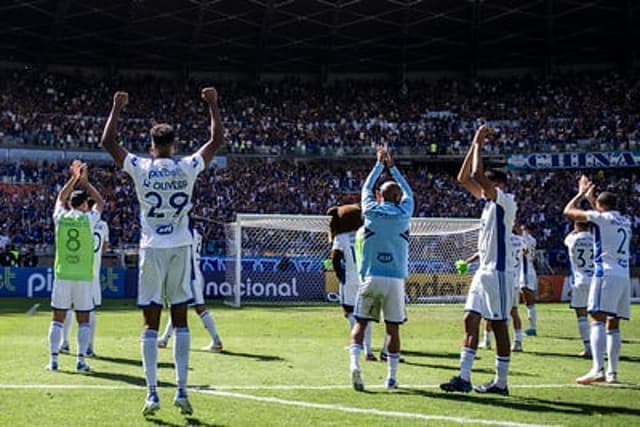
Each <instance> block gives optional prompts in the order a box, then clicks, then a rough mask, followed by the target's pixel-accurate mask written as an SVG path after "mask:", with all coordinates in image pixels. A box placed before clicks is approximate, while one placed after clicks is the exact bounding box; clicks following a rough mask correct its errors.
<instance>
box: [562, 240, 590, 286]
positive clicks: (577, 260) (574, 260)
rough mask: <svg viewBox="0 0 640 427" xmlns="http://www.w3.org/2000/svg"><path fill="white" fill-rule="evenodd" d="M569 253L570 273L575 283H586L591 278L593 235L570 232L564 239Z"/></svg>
mask: <svg viewBox="0 0 640 427" xmlns="http://www.w3.org/2000/svg"><path fill="white" fill-rule="evenodd" d="M564 244H565V245H566V246H567V250H568V252H569V262H570V264H571V272H572V275H573V278H574V281H575V282H576V283H582V282H588V281H590V280H591V276H593V234H591V233H589V232H588V231H580V232H577V233H576V232H572V233H569V234H568V235H567V237H566V238H565V239H564Z"/></svg>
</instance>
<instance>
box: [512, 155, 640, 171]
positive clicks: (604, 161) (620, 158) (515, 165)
mask: <svg viewBox="0 0 640 427" xmlns="http://www.w3.org/2000/svg"><path fill="white" fill-rule="evenodd" d="M638 166H640V151H605V152H586V153H523V154H509V155H507V167H508V168H509V169H522V170H524V169H572V168H573V169H590V168H598V169H606V168H635V167H638Z"/></svg>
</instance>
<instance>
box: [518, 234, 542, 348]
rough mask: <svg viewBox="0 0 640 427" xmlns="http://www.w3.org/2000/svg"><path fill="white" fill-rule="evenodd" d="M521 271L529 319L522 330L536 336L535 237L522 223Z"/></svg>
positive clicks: (521, 283)
mask: <svg viewBox="0 0 640 427" xmlns="http://www.w3.org/2000/svg"><path fill="white" fill-rule="evenodd" d="M521 228H522V233H521V235H520V237H521V239H522V264H521V265H522V271H521V273H520V292H522V296H523V297H524V302H525V304H526V305H527V318H528V320H529V329H527V330H526V331H524V333H525V334H527V336H536V335H537V334H538V332H537V330H536V324H537V319H538V315H537V311H536V292H537V290H538V275H537V274H536V269H535V266H534V264H533V260H534V258H535V253H536V239H535V238H534V237H533V236H532V235H531V234H530V233H529V231H528V230H527V228H526V227H525V226H524V225H522V226H521Z"/></svg>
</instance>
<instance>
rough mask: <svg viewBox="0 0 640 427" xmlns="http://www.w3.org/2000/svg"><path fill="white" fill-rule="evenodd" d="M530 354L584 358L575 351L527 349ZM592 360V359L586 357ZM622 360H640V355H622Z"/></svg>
mask: <svg viewBox="0 0 640 427" xmlns="http://www.w3.org/2000/svg"><path fill="white" fill-rule="evenodd" d="M527 353H528V354H534V355H537V356H552V357H568V358H570V359H583V358H582V357H580V356H578V355H577V354H574V353H556V352H550V351H527ZM586 360H591V359H586ZM620 360H621V361H623V362H640V356H625V355H621V356H620Z"/></svg>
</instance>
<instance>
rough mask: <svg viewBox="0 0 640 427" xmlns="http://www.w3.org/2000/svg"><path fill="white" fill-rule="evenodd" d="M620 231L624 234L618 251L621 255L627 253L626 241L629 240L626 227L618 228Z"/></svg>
mask: <svg viewBox="0 0 640 427" xmlns="http://www.w3.org/2000/svg"><path fill="white" fill-rule="evenodd" d="M618 233H621V234H622V241H621V242H620V246H618V253H619V254H620V255H626V254H627V252H626V251H625V250H624V249H625V243H626V242H627V230H625V229H624V228H618Z"/></svg>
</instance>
